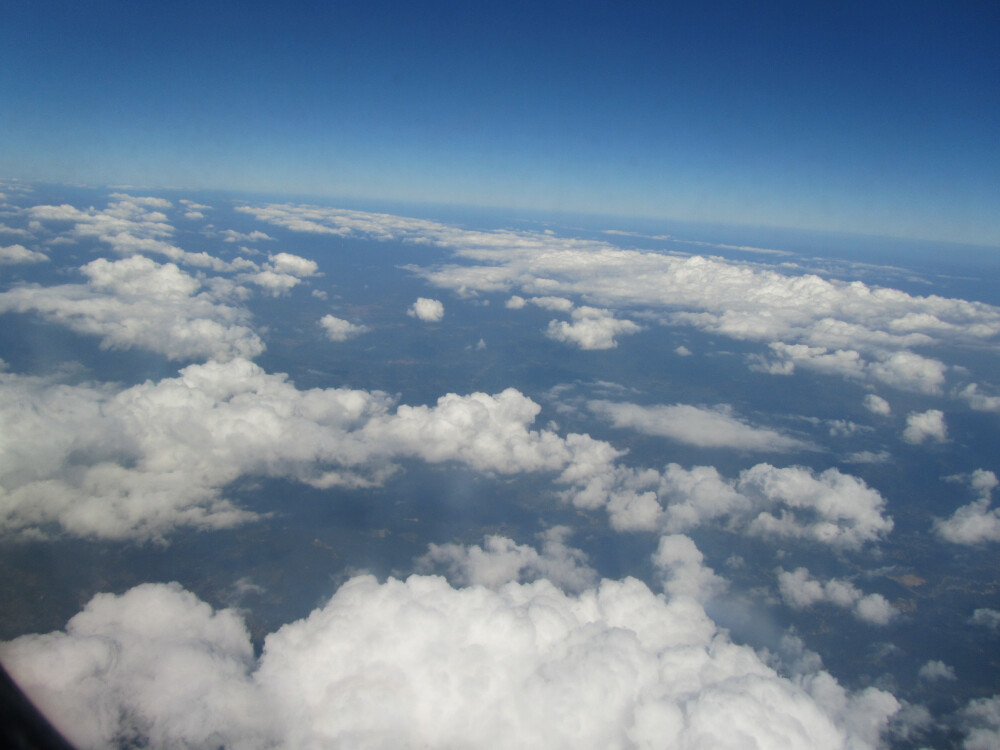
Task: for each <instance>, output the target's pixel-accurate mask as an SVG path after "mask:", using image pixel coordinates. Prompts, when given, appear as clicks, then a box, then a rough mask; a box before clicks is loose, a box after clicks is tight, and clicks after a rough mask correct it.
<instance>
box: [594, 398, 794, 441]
mask: <svg viewBox="0 0 1000 750" xmlns="http://www.w3.org/2000/svg"><path fill="white" fill-rule="evenodd" d="M587 406H588V408H589V409H590V410H591V411H592V412H594V414H596V415H597V416H599V417H601V418H603V419H606V420H608V421H609V422H611V424H612V425H614V426H615V427H625V428H631V429H634V430H638V431H639V432H642V433H645V434H647V435H656V436H659V437H665V438H670V439H671V440H676V441H678V442H681V443H688V444H691V445H697V446H699V447H701V448H739V449H741V450H752V451H773V452H775V453H781V452H785V451H796V450H809V449H810V447H811V446H810V445H809V444H808V443H806V442H804V441H802V440H798V439H796V438H793V437H789V436H787V435H783V434H782V433H780V432H778V431H776V430H769V429H765V428H759V427H753V426H752V425H750V424H748V423H747V422H745V421H743V420H742V419H740V418H739V417H737V416H735V415H734V414H733V412H732V409H731V408H730V407H728V406H726V405H721V406H718V407H716V408H713V409H708V408H704V407H699V406H691V405H689V404H674V405H672V406H665V405H659V404H656V405H651V406H641V405H639V404H632V403H627V402H613V401H598V400H595V401H590V402H588V404H587Z"/></svg>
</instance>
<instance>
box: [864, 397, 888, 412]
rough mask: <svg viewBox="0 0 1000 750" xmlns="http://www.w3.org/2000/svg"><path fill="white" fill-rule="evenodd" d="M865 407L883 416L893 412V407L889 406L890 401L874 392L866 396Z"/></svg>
mask: <svg viewBox="0 0 1000 750" xmlns="http://www.w3.org/2000/svg"><path fill="white" fill-rule="evenodd" d="M864 403H865V408H866V409H867V410H868V411H870V412H871V413H872V414H878V415H879V416H881V417H887V416H889V415H890V414H891V413H892V407H891V406H889V402H888V401H886V400H885V399H884V398H882V397H881V396H876V395H875V394H874V393H869V394H868V395H867V396H865V402H864Z"/></svg>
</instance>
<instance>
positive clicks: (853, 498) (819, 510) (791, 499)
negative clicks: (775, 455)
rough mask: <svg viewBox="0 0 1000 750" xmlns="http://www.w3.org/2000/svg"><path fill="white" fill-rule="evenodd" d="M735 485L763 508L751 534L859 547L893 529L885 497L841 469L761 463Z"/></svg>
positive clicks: (756, 518) (750, 527) (751, 525)
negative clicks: (812, 469)
mask: <svg viewBox="0 0 1000 750" xmlns="http://www.w3.org/2000/svg"><path fill="white" fill-rule="evenodd" d="M737 487H738V489H739V491H740V492H741V493H742V494H744V495H746V496H747V497H749V498H751V500H752V502H753V505H754V506H755V508H760V507H763V508H765V510H762V511H761V512H760V513H758V514H757V515H756V516H755V517H754V518H753V520H752V521H751V522H750V526H749V530H750V532H751V533H757V534H763V535H773V536H778V537H791V538H805V539H812V540H815V541H818V542H823V543H826V544H830V545H833V546H841V547H848V548H857V547H860V546H861V545H862V544H865V543H866V542H873V541H875V540H877V539H878V538H879V537H881V536H883V535H885V534H888V533H889V532H890V531H891V530H892V526H893V524H892V519H890V518H886V517H885V516H884V515H883V514H882V512H883V511H884V510H885V499H884V498H883V497H882V496H881V495H880V494H879V493H878V492H877V491H875V490H874V489H872V488H870V487H868V486H867V485H866V484H865V483H864V482H863V481H862V480H860V479H858V478H857V477H853V476H851V475H849V474H842V473H841V472H840V471H838V470H837V469H827V470H826V471H824V472H822V473H820V474H818V475H814V474H813V472H811V471H810V470H808V469H803V468H799V467H787V468H783V469H779V468H775V467H774V466H771V465H770V464H757V465H756V466H754V467H752V468H750V469H747V470H746V471H743V472H742V473H741V474H740V480H739V483H738V485H737Z"/></svg>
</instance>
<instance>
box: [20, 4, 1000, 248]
mask: <svg viewBox="0 0 1000 750" xmlns="http://www.w3.org/2000/svg"><path fill="white" fill-rule="evenodd" d="M2 16H3V18H2V21H0V176H2V177H18V178H22V179H28V180H50V181H80V182H87V183H129V184H135V185H141V186H146V187H154V186H174V187H185V188H200V187H218V188H238V189H249V190H261V191H275V192H279V191H280V192H294V193H310V194H322V195H331V196H356V197H374V198H391V199H404V200H423V201H444V202H455V203H468V204H480V205H494V206H510V207H535V208H540V209H564V210H575V211H599V212H603V213H612V214H621V215H635V216H654V217H668V218H679V219H697V220H708V221H727V222H736V223H753V224H770V225H785V226H798V227H810V228H824V229H839V230H844V231H855V232H870V233H876V234H891V235H902V236H915V237H922V238H928V239H952V240H957V241H969V242H976V243H983V244H991V245H1000V3H995V2H987V1H985V0H984V1H982V2H938V3H927V2H919V1H916V0H905V1H900V2H878V1H873V0H869V1H868V2H835V3H834V2H830V3H818V2H817V3H813V2H801V1H799V2H787V3H785V2H765V3H745V2H732V3H719V2H698V3H684V4H682V3H673V2H633V3H611V2H607V3H592V2H561V3H552V2H516V1H514V0H509V1H508V2H503V3H494V2H454V3H452V2H448V3H444V2H391V3H389V2H378V1H377V0H374V1H369V2H350V3H341V2H324V3H319V2H317V3H300V2H299V3H297V2H289V3H280V4H279V3H255V2H213V1H212V0H201V1H200V2H196V3H187V2H171V3H146V2H120V1H118V0H109V1H106V2H99V3H81V2H46V1H45V0H27V1H24V0H8V2H6V3H4V7H3V13H2Z"/></svg>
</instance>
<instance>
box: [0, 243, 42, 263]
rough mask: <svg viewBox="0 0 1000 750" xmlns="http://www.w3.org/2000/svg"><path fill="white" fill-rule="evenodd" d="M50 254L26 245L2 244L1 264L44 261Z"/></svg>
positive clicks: (0, 250)
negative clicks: (31, 248)
mask: <svg viewBox="0 0 1000 750" xmlns="http://www.w3.org/2000/svg"><path fill="white" fill-rule="evenodd" d="M48 259H49V256H47V255H46V254H45V253H40V252H38V251H36V250H29V249H28V248H26V247H25V246H24V245H8V246H7V247H3V246H2V245H0V265H15V264H20V263H42V262H44V261H47V260H48Z"/></svg>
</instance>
